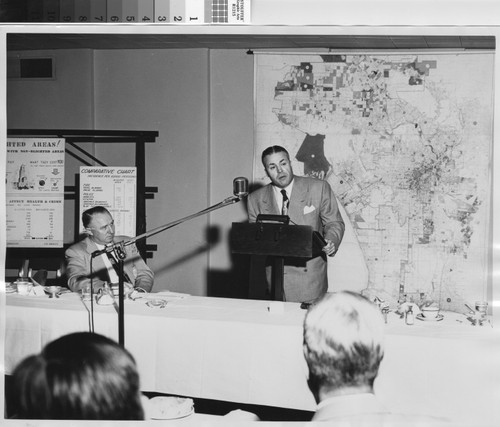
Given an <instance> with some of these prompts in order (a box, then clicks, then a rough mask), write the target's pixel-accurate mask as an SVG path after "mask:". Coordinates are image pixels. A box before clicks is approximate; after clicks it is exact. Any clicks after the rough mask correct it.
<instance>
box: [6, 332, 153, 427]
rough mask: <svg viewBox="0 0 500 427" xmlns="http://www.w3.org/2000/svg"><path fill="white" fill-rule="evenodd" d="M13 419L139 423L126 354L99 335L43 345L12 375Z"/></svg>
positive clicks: (132, 369) (134, 376) (135, 385)
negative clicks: (37, 352) (134, 421)
mask: <svg viewBox="0 0 500 427" xmlns="http://www.w3.org/2000/svg"><path fill="white" fill-rule="evenodd" d="M13 381H14V392H15V393H16V395H17V396H16V398H17V405H16V410H17V413H16V414H15V416H16V418H29V419H87V420H142V419H144V410H143V407H142V404H141V393H140V385H139V374H138V372H137V368H136V364H135V361H134V359H133V357H132V355H131V354H130V353H129V352H128V351H127V350H125V349H124V348H122V347H121V346H120V345H118V344H117V343H116V342H115V341H113V340H111V339H109V338H106V337H104V336H102V335H98V334H92V333H88V332H78V333H73V334H69V335H66V336H63V337H61V338H59V339H56V340H55V341H52V342H51V343H49V344H47V345H46V346H45V348H44V349H43V350H42V352H41V353H40V354H38V355H33V356H29V357H27V358H26V359H24V360H23V361H22V362H21V363H20V364H19V365H18V366H17V367H16V369H15V371H14V373H13Z"/></svg>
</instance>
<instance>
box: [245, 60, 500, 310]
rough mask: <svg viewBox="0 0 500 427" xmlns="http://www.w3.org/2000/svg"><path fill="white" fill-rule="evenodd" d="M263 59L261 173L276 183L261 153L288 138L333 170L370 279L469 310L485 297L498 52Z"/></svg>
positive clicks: (304, 159)
mask: <svg viewBox="0 0 500 427" xmlns="http://www.w3.org/2000/svg"><path fill="white" fill-rule="evenodd" d="M255 61H256V63H255V70H256V73H255V75H256V77H255V78H256V82H255V91H256V92H255V97H256V99H255V102H256V123H255V126H256V129H255V130H256V133H255V135H256V144H255V160H254V179H255V180H256V181H261V182H262V183H267V182H269V181H268V180H267V178H266V177H265V175H264V171H263V168H262V165H261V162H260V153H261V152H262V150H263V149H264V148H266V147H267V146H269V145H282V146H284V147H286V148H287V149H288V151H289V152H290V155H291V158H292V165H293V168H294V172H295V173H296V174H297V175H309V176H314V177H317V178H320V179H326V180H328V182H329V183H330V185H331V187H332V189H333V190H334V192H335V194H336V196H337V198H338V200H339V201H340V202H341V203H342V205H343V206H344V208H345V210H346V212H347V215H348V218H344V219H345V220H349V221H350V223H351V225H352V227H353V229H354V231H355V235H356V238H357V241H358V243H359V246H360V248H361V251H362V254H363V258H364V262H365V264H366V267H367V269H368V283H367V288H373V289H376V290H379V291H381V292H382V293H383V294H386V295H390V297H391V298H393V299H394V300H398V298H399V297H400V295H401V293H402V292H404V293H407V294H415V295H424V298H425V299H426V300H432V301H435V302H439V304H440V305H441V307H442V308H443V309H447V310H454V311H459V312H464V303H468V304H471V303H472V304H473V303H474V301H476V300H481V299H484V298H485V297H486V289H487V285H488V283H487V281H488V278H489V275H488V271H489V251H490V248H491V241H490V232H489V231H490V197H491V181H490V179H491V177H490V175H491V169H492V163H491V162H492V160H491V150H492V138H493V136H492V133H493V130H492V128H493V63H494V56H493V54H489V53H485V52H478V53H464V52H460V53H429V54H425V55H424V54H410V53H408V54H401V53H398V54H390V55H388V54H384V55H371V54H370V55H367V54H345V55H344V54H342V55H320V54H314V55H308V54H300V55H298V54H272V55H269V54H261V55H256V58H255ZM292 196H293V194H292ZM465 311H466V310H465Z"/></svg>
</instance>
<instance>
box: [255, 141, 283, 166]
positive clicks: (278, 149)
mask: <svg viewBox="0 0 500 427" xmlns="http://www.w3.org/2000/svg"><path fill="white" fill-rule="evenodd" d="M275 153H285V154H286V155H287V157H288V158H289V159H290V154H289V153H288V151H287V150H286V148H285V147H282V146H281V145H272V146H271V147H267V148H266V149H265V150H264V151H263V152H262V157H261V160H262V164H263V165H265V163H264V159H265V158H266V157H267V156H269V155H270V154H275Z"/></svg>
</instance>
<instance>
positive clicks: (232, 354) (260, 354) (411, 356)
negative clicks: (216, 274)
mask: <svg viewBox="0 0 500 427" xmlns="http://www.w3.org/2000/svg"><path fill="white" fill-rule="evenodd" d="M150 298H164V299H166V300H167V301H168V304H167V306H166V307H165V308H150V307H148V306H147V305H146V304H145V300H137V301H129V300H128V301H126V303H125V347H126V348H127V349H128V350H129V351H130V352H131V353H132V354H133V355H134V357H135V359H136V361H137V364H138V367H139V372H140V375H141V385H142V389H143V390H144V391H156V392H163V393H169V394H176V395H180V396H191V397H199V398H206V399H216V400H224V401H230V402H241V403H250V404H260V405H268V406H276V407H283V408H295V409H301V410H310V411H313V410H314V409H315V402H314V399H313V397H312V395H311V393H310V391H309V390H308V388H307V384H306V375H307V367H306V364H305V361H304V359H303V356H302V321H303V317H304V314H305V311H304V310H301V309H300V307H299V305H298V304H295V303H284V312H283V313H282V314H276V313H270V312H269V310H268V306H269V302H266V301H253V300H237V299H226V298H208V297H192V296H186V297H184V298H179V296H178V295H176V294H172V295H169V294H168V293H162V294H156V295H155V294H151V295H150ZM5 314H6V316H5V319H6V325H5V326H6V328H5V369H6V372H7V373H10V372H11V371H12V369H13V368H14V367H15V365H16V364H17V363H18V362H19V361H20V360H21V359H22V358H23V357H25V356H27V355H29V354H32V353H35V352H39V351H40V350H41V348H42V347H43V345H45V344H46V343H47V342H49V341H51V340H53V339H54V338H57V337H59V336H61V335H63V334H66V333H69V332H74V331H85V330H88V329H89V315H88V310H87V308H86V307H85V306H84V305H83V303H82V301H80V299H79V298H78V296H77V295H76V294H66V295H62V296H61V298H58V299H49V298H47V297H25V296H24V297H23V296H19V295H16V294H9V295H7V296H6V312H5ZM94 319H95V321H94V326H95V331H96V332H99V333H102V334H104V335H107V336H110V337H112V338H114V339H117V337H118V322H117V314H116V311H115V310H114V308H113V307H112V306H98V305H95V315H94ZM498 329H499V328H498V326H497V327H496V328H493V327H491V326H490V325H487V326H482V327H474V326H471V325H470V324H469V322H468V321H467V320H466V319H465V316H463V315H460V314H457V313H444V320H443V321H440V322H423V321H419V320H415V324H414V325H412V326H408V325H405V324H404V321H403V320H401V319H399V317H398V316H396V315H395V314H393V313H390V314H389V318H388V325H387V338H386V352H385V357H384V360H383V362H382V366H381V369H380V373H379V376H378V378H377V380H376V383H375V390H376V393H377V395H378V396H379V398H380V399H382V400H383V401H384V402H385V403H386V404H387V405H388V406H389V407H390V408H392V409H393V410H395V411H399V412H409V413H419V414H429V415H435V416H443V417H447V418H449V419H451V420H456V421H458V422H460V423H467V422H470V425H472V426H475V425H477V426H479V425H488V424H489V425H495V424H496V422H500V335H499V331H498ZM499 425H500V424H499Z"/></svg>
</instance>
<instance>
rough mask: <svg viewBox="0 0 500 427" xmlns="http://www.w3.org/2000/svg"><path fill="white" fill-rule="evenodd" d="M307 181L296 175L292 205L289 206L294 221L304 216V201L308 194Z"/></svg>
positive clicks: (289, 213) (291, 197)
mask: <svg viewBox="0 0 500 427" xmlns="http://www.w3.org/2000/svg"><path fill="white" fill-rule="evenodd" d="M307 189H308V186H307V183H306V181H305V180H303V179H301V178H300V176H296V177H294V182H293V189H292V194H291V195H290V205H289V207H288V216H289V217H290V218H291V219H292V221H294V222H299V224H300V221H301V218H302V217H303V216H304V212H303V209H304V203H305V200H306V196H307Z"/></svg>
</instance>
